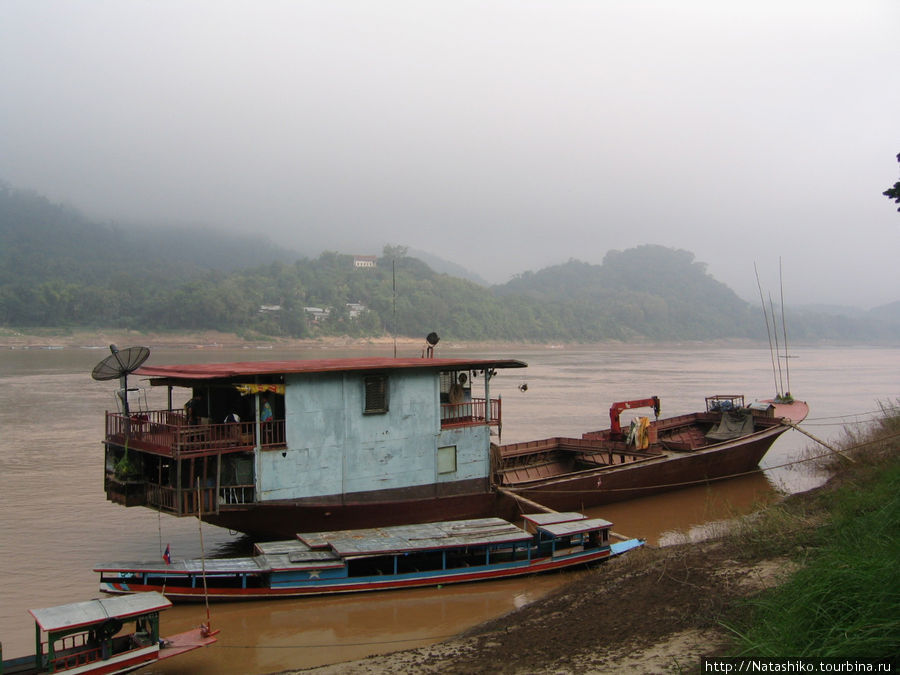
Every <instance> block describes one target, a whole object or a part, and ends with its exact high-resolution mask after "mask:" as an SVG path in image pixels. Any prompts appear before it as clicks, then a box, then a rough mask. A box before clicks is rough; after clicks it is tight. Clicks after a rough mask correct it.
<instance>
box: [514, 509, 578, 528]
mask: <svg viewBox="0 0 900 675" xmlns="http://www.w3.org/2000/svg"><path fill="white" fill-rule="evenodd" d="M522 519H523V520H526V521H527V522H529V523H532V524H534V525H552V524H553V523H567V522H569V521H571V520H586V519H587V516H586V515H584V514H583V513H578V512H577V511H563V512H559V511H553V512H552V513H525V514H522Z"/></svg>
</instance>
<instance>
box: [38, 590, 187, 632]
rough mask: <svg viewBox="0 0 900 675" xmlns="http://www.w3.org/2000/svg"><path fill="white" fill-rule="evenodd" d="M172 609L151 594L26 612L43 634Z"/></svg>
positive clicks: (152, 592)
mask: <svg viewBox="0 0 900 675" xmlns="http://www.w3.org/2000/svg"><path fill="white" fill-rule="evenodd" d="M171 606H172V603H171V601H169V600H168V599H166V598H165V597H163V596H162V595H161V594H159V593H157V592H155V591H150V592H147V593H134V594H132V595H118V596H114V597H111V598H100V599H95V600H85V601H82V602H73V603H71V604H68V605H59V606H57V607H46V608H44V609H31V610H28V611H29V612H30V613H31V616H33V617H34V620H35V621H36V622H37V624H38V626H40V627H41V630H43V631H45V632H50V631H58V630H63V629H69V628H79V627H81V626H89V625H91V624H100V623H103V622H104V621H106V620H107V619H128V618H131V617H134V616H139V615H141V614H147V613H149V612H158V611H160V610H163V609H167V608H169V607H171Z"/></svg>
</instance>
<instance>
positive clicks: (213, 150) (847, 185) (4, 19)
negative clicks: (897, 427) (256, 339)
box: [0, 0, 900, 307]
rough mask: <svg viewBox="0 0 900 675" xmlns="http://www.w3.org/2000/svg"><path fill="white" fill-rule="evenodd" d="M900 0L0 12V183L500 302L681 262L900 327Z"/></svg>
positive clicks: (79, 3) (298, 0) (630, 0)
mask: <svg viewBox="0 0 900 675" xmlns="http://www.w3.org/2000/svg"><path fill="white" fill-rule="evenodd" d="M898 64H900V2H898V1H897V0H841V1H835V0H752V1H750V0H709V1H699V0H686V1H684V0H682V1H680V2H671V1H670V0H665V1H658V2H654V1H642V0H619V1H616V2H612V1H606V0H593V1H584V2H577V1H574V0H553V1H550V0H542V1H531V0H502V1H495V0H478V1H470V0H446V1H429V0H409V1H401V0H375V1H373V0H360V1H359V2H351V1H348V0H321V1H318V2H313V1H303V0H286V1H284V2H265V1H262V0H256V1H254V2H249V1H231V2H229V1H226V0H196V1H193V2H192V1H190V0H170V1H166V0H152V1H151V0H147V1H140V2H139V1H129V0H109V1H105V2H99V1H98V2H89V1H86V0H68V1H58V0H54V1H45V0H0V66H2V67H0V180H4V181H6V182H8V183H10V184H11V185H12V186H13V187H16V188H21V189H31V190H35V191H37V192H40V193H42V194H45V195H46V196H48V197H49V198H50V199H52V200H54V201H60V202H64V203H66V204H70V205H72V206H75V207H77V208H79V209H81V210H83V211H85V212H86V213H87V214H88V215H90V216H92V217H98V218H101V219H127V220H131V221H140V222H144V223H154V222H167V223H171V222H191V223H203V224H208V225H214V226H221V227H223V228H229V229H235V230H240V231H244V232H253V233H257V232H260V233H265V234H266V235H267V236H269V237H270V238H271V239H272V240H275V241H278V242H284V244H285V245H286V246H288V247H291V248H297V249H299V250H302V251H304V252H309V253H314V252H317V251H318V250H321V249H323V248H324V249H331V250H338V251H341V252H345V253H371V254H380V253H381V248H382V246H383V245H384V244H386V243H387V244H394V245H406V246H410V247H411V248H415V249H422V250H425V251H429V252H431V253H433V254H436V255H439V256H442V257H445V258H447V259H450V260H453V261H455V262H457V263H459V264H461V265H464V266H466V267H468V268H469V269H471V270H472V271H474V272H476V273H478V274H479V275H480V276H482V277H483V278H485V279H487V280H489V281H491V282H501V281H505V280H507V279H508V278H509V277H510V276H511V275H513V274H516V273H520V272H523V271H526V270H529V269H530V270H537V269H539V268H541V267H545V266H547V265H551V264H556V263H560V262H565V261H566V260H568V259H570V258H576V259H579V260H584V261H587V262H591V263H600V262H601V261H602V260H603V256H604V255H605V253H606V252H607V251H608V250H610V249H618V250H623V249H626V248H631V247H633V246H637V245H640V244H661V245H663V246H668V247H673V248H681V249H685V250H688V251H690V252H692V253H694V254H695V256H696V259H697V260H698V261H701V262H704V263H706V264H707V265H708V271H709V272H710V273H711V274H712V275H713V276H714V277H715V278H716V279H718V280H720V281H723V282H724V283H726V284H728V285H729V286H731V287H732V288H733V289H734V290H735V291H737V292H738V293H739V294H740V295H741V296H742V297H745V298H746V299H748V300H751V301H753V300H754V299H757V300H758V292H757V290H756V280H755V276H754V271H753V265H754V263H756V264H757V265H758V266H759V269H760V274H761V276H762V282H763V286H764V287H765V288H767V289H771V290H774V291H777V287H778V260H779V258H781V260H782V264H783V268H784V283H785V294H786V300H787V301H788V302H789V303H790V302H795V303H799V302H828V303H840V304H854V305H859V306H863V307H872V306H874V305H878V304H882V303H885V302H891V301H895V300H900V213H897V210H896V209H897V207H896V205H893V203H892V202H890V201H889V200H888V199H887V198H886V197H884V196H882V195H881V193H882V192H883V191H884V190H885V189H887V188H888V187H890V186H891V185H892V184H893V183H894V181H896V180H898V179H900V165H898V163H897V160H896V155H897V153H898V152H900V84H898V74H897V73H898Z"/></svg>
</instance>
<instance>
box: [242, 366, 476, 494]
mask: <svg viewBox="0 0 900 675" xmlns="http://www.w3.org/2000/svg"><path fill="white" fill-rule="evenodd" d="M363 377H364V374H362V373H333V374H332V373H320V374H315V375H294V376H289V377H287V378H286V379H285V401H284V403H285V432H286V440H287V449H286V450H285V449H279V450H263V451H258V457H257V488H258V490H259V496H260V499H261V500H262V501H266V500H271V499H295V498H303V497H318V496H328V495H336V494H342V493H355V492H370V491H373V490H385V489H395V488H403V487H411V486H421V485H430V484H433V483H435V482H452V481H458V480H468V479H472V478H484V477H486V476H487V475H488V471H489V460H488V456H489V451H488V448H489V444H490V436H489V433H488V428H487V427H486V426H477V427H465V428H458V429H448V430H444V431H442V430H441V428H440V415H439V410H440V393H439V379H438V374H437V373H429V372H425V371H398V372H392V373H390V375H389V376H388V412H386V413H383V414H381V413H379V414H363V405H364V384H363ZM443 446H456V448H457V458H456V467H457V468H456V471H455V472H454V473H448V474H440V475H438V473H437V449H438V448H439V447H443Z"/></svg>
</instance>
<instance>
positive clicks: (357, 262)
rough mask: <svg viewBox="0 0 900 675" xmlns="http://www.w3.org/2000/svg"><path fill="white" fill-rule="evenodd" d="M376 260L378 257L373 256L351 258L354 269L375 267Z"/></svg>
mask: <svg viewBox="0 0 900 675" xmlns="http://www.w3.org/2000/svg"><path fill="white" fill-rule="evenodd" d="M376 260H378V257H377V256H374V255H355V256H353V266H354V267H355V268H356V269H361V268H365V267H375V261H376Z"/></svg>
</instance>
